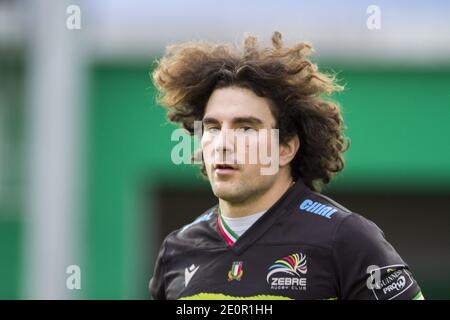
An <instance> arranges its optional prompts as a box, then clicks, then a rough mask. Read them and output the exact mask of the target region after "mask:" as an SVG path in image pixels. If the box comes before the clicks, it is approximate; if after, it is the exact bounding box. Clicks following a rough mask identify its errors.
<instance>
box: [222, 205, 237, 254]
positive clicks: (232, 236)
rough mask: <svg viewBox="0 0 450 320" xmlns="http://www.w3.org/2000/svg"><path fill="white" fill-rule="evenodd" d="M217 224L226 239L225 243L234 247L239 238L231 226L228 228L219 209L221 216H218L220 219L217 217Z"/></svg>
mask: <svg viewBox="0 0 450 320" xmlns="http://www.w3.org/2000/svg"><path fill="white" fill-rule="evenodd" d="M217 224H218V226H219V230H220V233H221V234H222V236H223V237H224V239H225V241H226V242H227V243H228V244H229V245H230V246H234V243H235V242H236V241H237V239H238V238H239V236H238V235H237V234H236V233H235V232H234V231H233V230H231V228H230V227H229V226H227V224H226V223H225V221H224V220H223V218H222V214H221V213H220V209H219V214H218V217H217Z"/></svg>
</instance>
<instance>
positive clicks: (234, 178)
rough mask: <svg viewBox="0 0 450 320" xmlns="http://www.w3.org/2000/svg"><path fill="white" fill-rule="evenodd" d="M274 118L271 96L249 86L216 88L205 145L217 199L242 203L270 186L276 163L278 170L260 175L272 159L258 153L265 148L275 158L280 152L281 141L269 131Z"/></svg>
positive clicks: (207, 112) (207, 117) (205, 119)
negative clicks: (260, 94)
mask: <svg viewBox="0 0 450 320" xmlns="http://www.w3.org/2000/svg"><path fill="white" fill-rule="evenodd" d="M275 123H276V121H275V118H274V116H273V114H272V112H271V109H270V102H269V100H267V99H266V98H262V97H259V96H257V95H256V94H255V93H254V92H253V91H251V90H249V89H244V88H238V87H227V88H221V89H217V90H215V91H214V92H213V93H212V95H211V97H210V98H209V101H208V103H207V105H206V109H205V114H204V117H203V135H202V139H201V146H202V151H203V157H204V158H203V159H204V162H205V167H206V172H207V174H208V179H209V181H210V183H211V187H212V190H213V192H214V194H215V195H216V196H217V197H218V198H220V199H223V200H225V201H228V202H230V203H242V202H246V201H251V200H252V199H253V198H256V197H259V196H261V195H263V194H264V193H265V192H266V191H267V190H269V189H270V188H271V186H272V185H273V184H274V182H275V180H276V179H277V178H278V174H279V170H278V164H277V168H276V169H277V170H275V171H276V172H275V173H272V174H262V172H264V168H266V169H267V167H269V166H273V164H270V165H269V164H268V162H267V161H266V160H267V159H266V160H262V159H261V158H260V157H259V153H260V150H264V149H263V148H265V150H266V151H264V153H265V154H266V155H267V156H268V157H270V158H271V159H273V156H274V155H277V154H278V152H279V150H278V143H277V140H276V138H274V137H273V136H271V133H270V132H271V131H270V130H271V129H273V128H275ZM262 133H263V134H262ZM274 146H276V148H274ZM255 150H256V159H255Z"/></svg>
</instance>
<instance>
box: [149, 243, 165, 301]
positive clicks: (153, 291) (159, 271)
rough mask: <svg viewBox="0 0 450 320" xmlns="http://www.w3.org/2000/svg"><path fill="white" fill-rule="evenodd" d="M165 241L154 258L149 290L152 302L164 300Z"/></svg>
mask: <svg viewBox="0 0 450 320" xmlns="http://www.w3.org/2000/svg"><path fill="white" fill-rule="evenodd" d="M165 249H166V241H164V242H163V244H162V245H161V248H160V250H159V253H158V257H157V258H156V263H155V268H154V272H153V276H152V278H151V279H150V283H149V290H150V295H151V296H152V298H153V300H166V293H165V285H164V253H165Z"/></svg>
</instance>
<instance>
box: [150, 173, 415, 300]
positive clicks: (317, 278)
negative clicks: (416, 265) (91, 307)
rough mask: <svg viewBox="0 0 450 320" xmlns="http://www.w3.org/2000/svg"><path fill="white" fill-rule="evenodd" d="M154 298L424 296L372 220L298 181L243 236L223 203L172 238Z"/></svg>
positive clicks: (163, 252)
mask: <svg viewBox="0 0 450 320" xmlns="http://www.w3.org/2000/svg"><path fill="white" fill-rule="evenodd" d="M149 287H150V293H151V295H152V297H153V298H154V299H233V298H234V299H242V298H245V299H378V300H386V299H419V298H422V294H421V291H420V288H419V286H418V284H417V282H416V281H415V280H414V278H413V276H412V274H411V272H410V270H409V267H408V265H407V264H406V263H405V262H404V261H403V260H402V258H401V257H400V256H399V254H398V253H397V252H396V251H395V249H394V248H393V247H392V246H391V245H390V244H389V242H387V241H386V239H385V237H384V234H383V232H382V231H381V230H380V229H379V228H378V227H377V226H376V225H375V224H374V223H373V222H371V221H369V220H368V219H365V218H363V217H362V216H360V215H358V214H356V213H353V212H351V211H349V210H348V209H346V208H344V207H343V206H341V205H339V204H338V203H336V202H335V201H333V200H331V199H329V198H328V197H325V196H324V195H322V194H319V193H316V192H313V191H311V190H310V189H309V188H308V187H306V186H305V185H304V184H303V183H302V182H301V181H300V180H298V181H297V182H296V183H295V184H294V185H293V186H291V187H290V188H289V189H288V190H287V191H286V193H285V194H284V195H283V196H282V197H281V198H280V199H279V200H278V201H277V202H276V203H275V204H274V205H273V206H272V207H271V208H270V209H269V210H268V211H267V212H266V213H265V214H264V215H263V216H262V217H261V218H259V220H257V221H256V222H255V223H254V224H253V225H252V226H251V227H250V228H249V229H248V230H247V231H246V232H245V233H244V234H243V235H242V236H241V237H239V238H238V239H237V240H236V241H235V242H234V241H230V239H229V238H228V237H227V234H226V232H225V233H224V230H223V226H222V225H221V219H220V217H219V214H218V206H217V205H216V206H214V207H213V208H211V209H209V210H207V211H206V212H205V213H204V214H202V215H201V216H200V217H199V218H197V219H196V220H195V221H194V222H192V223H191V224H189V225H187V226H185V227H183V228H181V229H179V230H176V231H174V232H172V233H170V234H169V235H168V236H167V237H166V238H165V240H164V242H163V244H162V246H161V249H160V252H159V254H158V257H157V261H156V265H155V270H154V274H153V278H152V279H151V281H150V285H149Z"/></svg>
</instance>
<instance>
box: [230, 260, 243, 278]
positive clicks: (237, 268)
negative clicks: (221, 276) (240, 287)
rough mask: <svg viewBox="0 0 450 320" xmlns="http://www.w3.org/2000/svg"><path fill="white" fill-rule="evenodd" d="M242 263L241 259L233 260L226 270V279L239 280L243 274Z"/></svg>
mask: <svg viewBox="0 0 450 320" xmlns="http://www.w3.org/2000/svg"><path fill="white" fill-rule="evenodd" d="M243 264H244V263H243V262H242V261H234V262H233V265H232V266H231V270H230V271H228V281H232V280H238V281H240V280H241V278H242V275H243V274H244V270H243V269H242V265H243Z"/></svg>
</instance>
